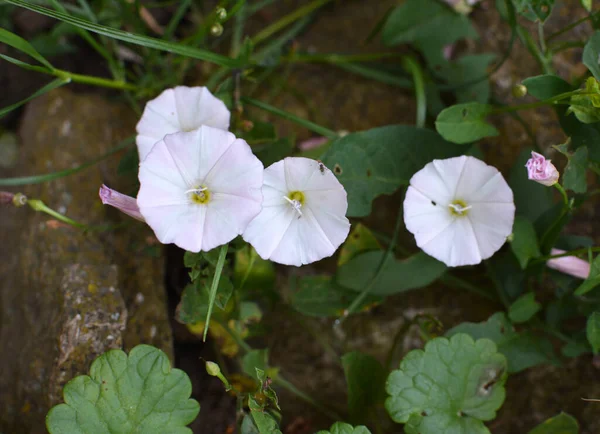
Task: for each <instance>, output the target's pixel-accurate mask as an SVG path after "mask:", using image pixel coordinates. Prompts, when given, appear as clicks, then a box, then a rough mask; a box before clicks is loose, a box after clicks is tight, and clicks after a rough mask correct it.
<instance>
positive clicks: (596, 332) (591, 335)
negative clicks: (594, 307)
mask: <svg viewBox="0 0 600 434" xmlns="http://www.w3.org/2000/svg"><path fill="white" fill-rule="evenodd" d="M585 333H586V336H587V340H588V342H589V343H590V345H591V346H592V350H594V354H598V351H599V350H600V312H594V313H592V314H591V315H590V316H589V318H588V320H587V326H586V329H585Z"/></svg>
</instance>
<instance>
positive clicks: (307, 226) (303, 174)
mask: <svg viewBox="0 0 600 434" xmlns="http://www.w3.org/2000/svg"><path fill="white" fill-rule="evenodd" d="M262 192H263V197H264V200H263V209H262V211H261V212H260V214H259V215H258V216H257V217H256V218H255V219H254V220H252V222H251V223H250V225H248V228H247V229H246V231H245V232H244V235H243V236H244V240H246V241H248V242H249V243H250V244H252V246H253V247H254V249H256V252H257V253H258V254H259V255H260V257H261V258H263V259H270V260H271V261H274V262H279V263H280V264H285V265H295V266H300V265H303V264H310V263H311V262H315V261H318V260H319V259H323V258H326V257H328V256H331V255H333V253H334V252H335V251H336V250H337V248H338V247H339V246H340V244H342V242H344V240H345V239H346V237H347V236H348V232H349V230H350V222H348V219H347V218H346V210H347V209H348V200H347V198H346V191H345V190H344V187H343V186H342V184H340V182H339V181H338V180H337V179H336V177H335V176H334V175H333V173H331V171H330V170H329V169H327V168H326V167H325V166H324V165H323V164H322V163H321V162H319V161H315V160H311V159H308V158H300V157H290V158H286V159H284V160H281V161H278V162H277V163H274V164H272V165H271V166H269V167H267V168H266V169H265V181H264V185H263V188H262Z"/></svg>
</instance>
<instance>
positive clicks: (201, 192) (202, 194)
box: [185, 186, 210, 204]
mask: <svg viewBox="0 0 600 434" xmlns="http://www.w3.org/2000/svg"><path fill="white" fill-rule="evenodd" d="M188 193H191V199H192V202H194V203H198V204H205V203H207V202H208V201H209V199H210V192H209V191H208V187H204V186H203V187H197V188H190V189H189V190H186V192H185V194H188Z"/></svg>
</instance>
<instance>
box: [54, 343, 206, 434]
mask: <svg viewBox="0 0 600 434" xmlns="http://www.w3.org/2000/svg"><path fill="white" fill-rule="evenodd" d="M191 393H192V383H191V382H190V379H189V378H188V376H187V375H186V374H185V372H183V371H181V370H179V369H171V364H170V363H169V359H168V358H167V356H166V355H165V353H163V352H162V351H160V350H159V349H157V348H154V347H152V346H150V345H138V346H137V347H135V348H133V349H132V350H131V351H130V352H129V356H127V355H126V354H125V353H124V352H123V351H121V350H110V351H108V352H106V353H104V354H102V355H101V356H100V357H98V358H97V359H96V360H95V361H94V363H92V366H91V368H90V375H89V376H87V375H81V376H79V377H76V378H74V379H73V380H71V381H69V383H67V385H66V386H65V388H64V391H63V395H64V399H65V404H60V405H57V406H56V407H53V408H52V409H51V410H50V412H49V413H48V416H47V417H46V426H47V428H48V431H49V432H50V434H59V433H69V434H86V433H92V432H93V433H94V434H130V433H131V434H133V433H144V434H184V433H190V434H191V432H192V430H191V429H189V428H186V425H188V424H190V423H191V422H192V421H193V420H194V419H195V418H196V416H197V415H198V412H199V411H200V405H199V404H198V402H196V401H195V400H193V399H189V397H190V395H191Z"/></svg>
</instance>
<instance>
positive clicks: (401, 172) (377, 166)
mask: <svg viewBox="0 0 600 434" xmlns="http://www.w3.org/2000/svg"><path fill="white" fill-rule="evenodd" d="M463 153H464V147H461V146H457V145H453V144H451V143H448V142H447V141H445V140H443V139H442V138H441V137H440V136H439V135H438V134H436V133H435V132H433V131H431V130H427V129H423V128H416V127H413V126H408V125H390V126H385V127H380V128H374V129H372V130H368V131H362V132H359V133H352V134H348V135H346V136H344V137H342V138H339V139H337V140H334V141H333V143H332V144H331V146H330V148H329V149H328V150H327V152H326V153H325V155H324V156H323V163H324V164H325V165H326V166H327V167H328V168H329V169H331V170H332V171H333V173H334V174H335V175H336V176H337V178H338V180H339V181H340V182H341V183H342V185H343V186H344V188H345V189H346V191H347V192H348V212H347V215H348V216H349V217H363V216H366V215H368V214H369V213H370V212H371V202H372V201H373V199H375V198H376V197H377V196H379V195H380V194H391V193H393V192H394V191H396V190H397V189H398V187H400V186H401V185H406V184H408V182H409V180H410V178H411V176H412V175H413V174H414V173H415V172H417V171H418V170H421V169H422V168H423V166H425V164H427V163H429V162H430V161H432V160H433V159H436V158H437V159H443V158H449V157H455V156H457V155H461V154H463Z"/></svg>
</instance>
